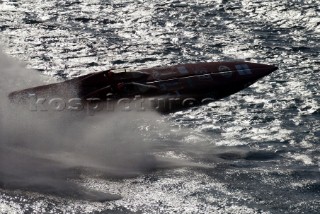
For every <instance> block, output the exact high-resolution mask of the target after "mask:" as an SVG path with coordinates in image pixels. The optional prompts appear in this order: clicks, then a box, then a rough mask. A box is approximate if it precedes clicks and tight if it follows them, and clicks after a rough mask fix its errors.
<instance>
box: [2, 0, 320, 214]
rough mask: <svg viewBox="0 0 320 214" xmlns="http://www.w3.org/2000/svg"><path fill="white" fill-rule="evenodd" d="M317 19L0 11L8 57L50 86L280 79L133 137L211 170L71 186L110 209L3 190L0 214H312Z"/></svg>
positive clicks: (251, 0)
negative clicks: (177, 69)
mask: <svg viewBox="0 0 320 214" xmlns="http://www.w3.org/2000/svg"><path fill="white" fill-rule="evenodd" d="M319 13H320V8H319V3H318V2H316V1H311V0H310V1H308V0H305V1H294V0H285V1H276V0H272V1H260V0H244V1H238V0H232V1H224V0H215V1H206V0H197V1H196V0H190V1H174V0H167V1H152V0H141V1H120V0H119V1H111V0H94V1H90V2H87V1H82V0H68V1H57V0H39V1H34V2H30V1H27V0H21V1H9V0H3V1H1V3H0V42H1V44H2V48H3V50H4V52H6V53H7V54H9V55H11V56H13V57H15V58H17V59H20V60H21V61H23V62H25V64H26V65H27V67H29V68H32V69H35V70H37V71H39V72H40V73H42V74H45V75H47V76H52V77H55V78H60V79H66V78H72V77H74V76H79V75H81V74H86V73H90V72H94V71H101V70H105V69H108V68H111V67H114V68H124V67H129V68H132V69H134V68H141V67H151V66H155V65H168V64H176V63H186V62H198V61H216V60H234V59H241V60H247V61H252V62H261V63H270V64H276V65H278V66H279V68H280V69H279V71H277V72H275V73H273V74H272V75H271V76H269V77H266V78H264V79H263V80H261V81H259V82H257V83H256V84H254V85H253V86H251V87H250V88H248V89H246V90H244V91H242V92H240V93H238V94H235V95H232V96H231V97H229V98H226V99H224V100H221V101H219V102H215V103H210V104H208V105H205V106H202V107H197V108H192V109H188V110H185V111H182V112H177V113H174V114H170V115H167V116H161V117H159V118H157V119H156V120H157V121H158V123H156V124H153V123H152V124H148V123H145V124H143V125H142V127H141V129H140V130H139V134H141V135H142V136H143V140H144V141H146V142H148V145H152V151H150V154H156V155H158V156H162V157H166V158H175V159H181V160H189V161H190V162H192V163H200V164H205V165H208V166H211V167H213V169H203V168H202V169H190V168H188V167H187V168H182V169H181V168H180V169H172V170H160V171H159V170H158V171H154V172H150V173H147V174H142V175H140V176H138V177H135V178H130V179H124V180H122V179H121V180H117V179H115V180H105V179H101V178H91V177H88V178H86V179H84V180H82V181H78V183H80V184H81V185H83V186H85V187H87V188H89V189H95V190H100V191H103V190H107V191H108V192H112V193H114V194H119V195H122V197H123V198H122V199H121V200H118V201H114V202H108V203H91V202H86V201H77V200H71V199H61V198H56V197H53V196H43V195H41V194H40V195H39V194H35V193H28V194H26V193H25V192H21V191H19V190H16V191H8V190H4V189H3V190H1V194H0V210H1V211H3V210H4V212H20V213H23V212H49V211H52V212H76V213H77V212H87V213H93V212H96V213H99V212H103V211H105V212H114V213H130V212H142V213H152V212H153V213H156V212H158V213H172V212H179V213H195V212H199V213H228V212H230V213H301V212H306V213H317V211H318V210H319V209H320V205H319V201H320V198H319V186H320V183H319V182H320V181H319V177H320V172H319V163H320V158H319V157H320V155H319V154H320V151H319V146H318V145H319V138H320V133H319V130H320V122H319V121H320V120H319V119H320V118H319V112H320V104H319V100H320V99H319V98H320V96H319V89H320V81H319V80H320V75H319V72H320V61H319V54H320V47H319V44H320V34H319V32H320V24H319V23H320V20H319V17H320V16H319V15H320V14H319Z"/></svg>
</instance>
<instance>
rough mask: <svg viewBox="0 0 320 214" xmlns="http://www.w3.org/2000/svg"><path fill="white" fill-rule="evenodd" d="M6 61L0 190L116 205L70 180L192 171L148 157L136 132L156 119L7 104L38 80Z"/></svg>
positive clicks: (146, 147)
mask: <svg viewBox="0 0 320 214" xmlns="http://www.w3.org/2000/svg"><path fill="white" fill-rule="evenodd" d="M8 60H9V59H8V58H7V57H5V56H3V55H1V61H0V67H1V68H2V78H1V113H0V114H1V131H0V139H1V144H0V159H1V161H0V184H1V187H3V188H8V189H22V190H29V191H37V192H40V193H49V194H54V195H58V196H65V197H73V198H77V199H84V200H93V201H105V200H114V199H119V198H120V196H117V195H112V194H107V193H103V192H97V191H93V190H88V189H85V188H83V187H80V186H79V185H78V184H76V182H73V181H71V180H76V179H80V178H81V177H83V176H89V177H90V176H92V177H103V178H115V177H116V178H127V177H133V176H138V175H139V174H141V173H143V172H148V171H150V170H154V169H157V168H171V167H179V166H188V165H189V166H191V165H192V164H188V163H187V162H183V161H180V162H177V161H174V160H164V159H163V160H162V161H160V159H157V158H156V157H154V156H153V155H152V154H151V149H152V147H151V146H150V144H148V142H147V141H146V140H145V139H144V138H143V136H142V135H141V130H140V129H141V127H143V126H144V125H145V124H148V125H152V124H155V123H156V121H157V119H159V117H160V116H159V115H157V114H156V113H154V112H151V111H148V112H140V113H139V112H120V111H118V112H108V113H104V112H99V113H98V114H97V113H96V114H95V115H91V116H89V115H87V114H86V112H75V113H71V112H68V111H66V112H63V111H62V112H50V111H43V112H41V111H36V112H33V111H30V109H29V107H28V106H25V105H21V106H19V105H16V104H12V103H10V102H9V100H8V97H7V95H8V94H9V93H10V92H12V91H13V90H17V89H18V88H20V89H21V88H25V87H28V86H29V87H30V85H33V86H36V85H37V84H39V83H41V76H40V75H39V74H35V76H32V75H33V72H32V71H29V70H25V69H23V68H22V67H19V66H17V65H15V64H14V63H13V62H9V61H8ZM7 80H9V81H7ZM42 84H43V83H42ZM17 87H18V88H17Z"/></svg>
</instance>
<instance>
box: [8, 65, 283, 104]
mask: <svg viewBox="0 0 320 214" xmlns="http://www.w3.org/2000/svg"><path fill="white" fill-rule="evenodd" d="M275 70H277V67H275V66H272V65H264V64H257V63H248V62H209V63H198V64H182V65H175V66H170V67H154V68H150V69H142V70H139V71H136V72H120V73H115V72H112V71H104V72H99V73H93V74H89V75H85V76H81V77H78V78H75V79H72V80H68V81H65V82H62V83H57V84H51V85H45V86H39V87H35V88H30V89H25V90H21V91H16V92H12V93H11V94H10V95H9V98H10V99H11V100H12V101H13V102H20V103H21V102H25V101H26V100H28V97H30V96H33V97H34V96H36V97H38V98H39V97H41V98H42V97H43V98H46V99H50V98H56V97H64V98H65V97H69V98H76V97H77V98H81V99H82V100H83V101H84V102H86V101H88V100H90V101H92V100H94V101H95V102H104V101H106V100H108V99H110V98H112V99H115V100H116V99H121V98H132V97H135V96H137V95H139V96H142V97H162V98H183V99H187V98H192V99H194V100H199V99H206V98H210V99H220V98H223V97H226V96H229V95H231V94H233V93H236V92H238V91H240V90H242V89H244V88H246V87H248V86H249V85H251V84H253V83H254V82H256V81H257V80H258V79H260V78H262V77H264V76H266V75H268V74H270V73H271V72H273V71H275Z"/></svg>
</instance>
